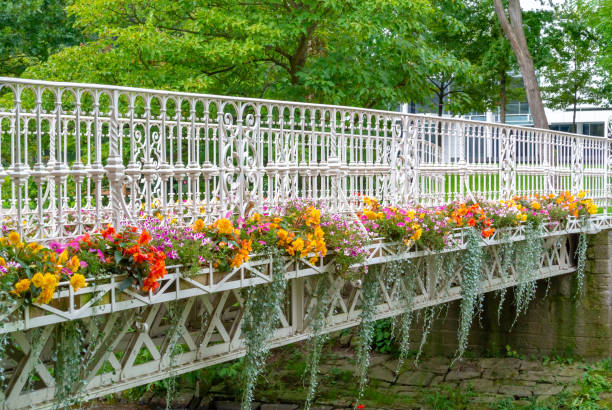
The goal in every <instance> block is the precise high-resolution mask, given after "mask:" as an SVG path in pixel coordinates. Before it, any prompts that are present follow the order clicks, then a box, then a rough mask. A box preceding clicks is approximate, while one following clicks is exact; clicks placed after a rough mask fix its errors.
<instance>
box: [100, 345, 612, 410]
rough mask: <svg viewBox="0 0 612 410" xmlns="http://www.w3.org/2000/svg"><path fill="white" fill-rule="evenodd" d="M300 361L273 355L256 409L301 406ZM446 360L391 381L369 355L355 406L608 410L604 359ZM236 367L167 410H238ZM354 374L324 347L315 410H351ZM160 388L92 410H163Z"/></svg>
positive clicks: (189, 389) (290, 354)
mask: <svg viewBox="0 0 612 410" xmlns="http://www.w3.org/2000/svg"><path fill="white" fill-rule="evenodd" d="M511 353H512V352H511ZM515 356H518V355H516V354H515ZM305 359H306V356H305V353H304V346H303V345H298V346H293V347H286V348H282V349H278V350H275V351H274V352H273V354H272V355H271V357H270V358H269V360H268V366H267V367H266V370H265V373H264V374H263V375H262V376H261V377H260V379H259V381H260V382H259V384H258V388H257V390H256V400H257V401H258V403H256V405H255V406H254V408H259V409H261V410H296V409H298V408H302V406H303V403H304V398H305V396H306V391H307V388H308V386H307V384H306V381H305V378H304V377H303V374H304V370H305V368H306V362H305ZM450 362H451V361H450V359H447V358H442V357H434V358H426V359H421V361H420V362H419V364H418V366H415V364H414V363H413V362H412V361H410V362H408V363H406V364H405V365H404V369H403V370H402V371H401V372H400V373H399V374H398V375H396V374H395V369H396V366H397V360H396V359H395V358H394V357H393V356H391V355H382V354H374V355H373V356H372V360H371V363H372V364H371V367H370V370H369V373H368V377H369V379H370V383H369V386H368V388H367V389H366V390H365V392H364V394H363V398H362V400H361V401H360V403H361V404H363V405H365V408H367V409H462V408H463V409H514V408H532V409H536V408H537V409H545V408H551V409H553V408H570V407H574V408H612V361H610V360H609V359H608V360H606V361H600V362H596V363H590V364H588V363H585V362H581V361H575V360H572V359H559V358H557V359H554V360H549V359H545V360H526V359H524V358H519V357H503V358H473V359H465V360H463V361H461V362H459V363H456V364H455V365H454V366H453V367H452V368H451V367H450ZM239 366H240V364H239V363H237V362H234V363H228V364H223V365H218V366H214V367H212V368H209V369H206V370H204V371H202V372H201V373H200V372H198V373H197V374H195V373H192V374H190V375H186V376H182V377H181V378H179V379H178V387H177V389H178V393H177V394H176V395H175V396H174V398H173V400H172V407H173V408H200V409H219V410H220V409H228V410H229V409H238V408H239V403H238V401H239V399H238V398H239V397H240V395H239V390H238V388H239V385H238V375H239ZM353 375H354V356H353V350H352V349H349V348H338V347H337V346H331V347H328V348H327V349H326V351H325V353H324V355H323V358H322V360H321V365H320V376H319V389H318V394H317V400H316V404H315V406H317V407H313V409H314V408H318V409H319V410H323V409H326V410H331V409H346V408H353V406H354V403H355V398H356V397H357V384H358V383H357V380H356V379H355V377H354V376H353ZM163 384H164V382H158V383H155V384H152V385H149V386H145V387H142V388H136V389H132V390H131V391H129V392H126V393H124V394H123V396H122V399H121V400H117V399H114V400H112V399H111V400H107V401H104V402H100V404H99V405H100V406H102V407H90V408H92V409H93V408H98V409H99V408H111V406H118V407H112V408H115V409H125V408H141V409H144V408H149V409H153V408H165V403H166V400H165V391H164V386H163ZM125 400H127V401H125ZM137 403H138V405H137ZM125 406H133V407H125ZM136 406H137V407H136Z"/></svg>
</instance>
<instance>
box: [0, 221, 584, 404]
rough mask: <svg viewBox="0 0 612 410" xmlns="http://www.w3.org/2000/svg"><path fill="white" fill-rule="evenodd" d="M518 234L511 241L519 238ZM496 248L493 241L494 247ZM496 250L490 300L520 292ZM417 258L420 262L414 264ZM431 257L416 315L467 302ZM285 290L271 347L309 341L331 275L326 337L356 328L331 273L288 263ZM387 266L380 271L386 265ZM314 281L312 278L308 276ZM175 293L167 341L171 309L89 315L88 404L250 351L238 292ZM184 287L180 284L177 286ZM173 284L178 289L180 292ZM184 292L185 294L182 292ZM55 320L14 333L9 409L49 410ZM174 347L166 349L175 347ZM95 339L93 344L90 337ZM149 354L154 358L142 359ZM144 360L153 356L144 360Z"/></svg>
mask: <svg viewBox="0 0 612 410" xmlns="http://www.w3.org/2000/svg"><path fill="white" fill-rule="evenodd" d="M520 237H521V235H520V233H518V232H517V234H516V236H515V237H514V239H519V238H520ZM569 241H570V236H569V235H567V234H566V233H563V232H556V233H553V234H551V235H550V236H547V237H546V238H545V240H544V250H545V252H544V255H543V257H542V259H541V267H540V269H539V270H538V271H537V272H536V276H537V278H539V279H543V278H547V277H551V276H556V275H561V274H566V273H571V272H574V271H575V266H574V262H573V255H572V251H571V246H570V243H569ZM492 243H495V241H492ZM498 247H499V246H498V245H491V246H488V247H485V250H486V251H487V252H488V253H490V256H491V259H490V260H491V261H492V263H491V264H489V265H488V266H487V267H486V271H485V274H484V276H483V281H482V283H481V286H480V290H481V292H490V291H493V290H497V289H501V288H504V287H509V286H514V285H516V284H517V280H518V277H517V272H515V271H514V269H513V268H511V269H510V271H509V272H502V271H501V269H500V264H501V262H500V259H499V256H500V255H499V253H498ZM405 256H406V255H402V254H401V253H398V251H397V248H396V246H393V245H392V244H384V243H380V244H378V245H376V246H375V247H373V248H372V249H371V253H370V260H390V259H400V258H402V257H405ZM412 256H416V255H412ZM432 257H435V256H433V255H422V254H421V256H418V257H415V258H414V259H413V260H412V264H411V267H410V269H409V271H407V272H406V273H405V275H406V276H411V277H414V276H416V277H417V286H416V297H415V299H414V304H413V306H412V307H411V308H412V309H421V308H424V307H428V306H433V305H437V304H441V303H446V302H449V301H452V300H456V299H459V298H460V297H461V287H460V282H461V266H460V265H458V266H456V269H455V270H454V271H453V272H451V273H449V274H448V276H444V275H443V277H434V276H432V275H435V274H436V273H435V272H433V270H432V269H427V268H426V267H427V265H431V264H432V263H433V262H432V261H430V260H429V259H430V258H432ZM288 265H289V266H288V276H289V277H293V278H292V279H289V286H288V290H287V301H288V303H286V304H285V306H284V307H283V310H282V315H281V318H280V321H279V323H278V324H277V329H276V332H275V335H274V337H273V339H272V340H271V342H270V345H271V346H272V347H276V346H281V345H285V344H289V343H294V342H296V341H299V340H303V339H306V338H308V337H309V336H310V334H311V330H310V328H309V323H308V320H309V319H308V316H307V314H306V313H307V311H308V308H309V306H310V304H311V302H312V293H313V291H314V289H315V288H316V283H317V281H318V280H321V278H322V275H329V280H330V283H332V286H331V287H330V289H329V292H330V298H329V300H330V303H331V306H330V309H331V310H330V312H331V313H330V315H329V316H328V318H327V320H326V326H325V329H324V332H331V331H335V330H340V329H344V328H347V327H351V326H355V325H357V324H359V321H360V317H359V313H360V306H361V303H362V302H361V290H360V289H359V288H354V287H353V285H352V284H351V282H350V281H345V280H343V279H342V278H339V277H337V276H336V275H334V274H333V273H331V272H329V271H324V272H322V273H321V274H318V275H316V274H308V273H306V274H303V273H304V272H302V271H301V270H300V269H299V268H298V267H297V266H296V265H293V264H288ZM383 266H384V265H383ZM310 273H312V271H311V272H310ZM168 282H169V283H171V284H174V285H177V286H176V287H175V288H174V289H172V290H171V291H170V292H167V290H163V291H162V292H161V293H162V294H164V295H165V294H167V293H175V294H174V295H173V297H172V298H171V299H165V301H166V302H167V301H168V300H174V299H176V298H180V297H184V298H185V299H183V300H184V301H183V302H177V303H180V305H179V306H180V309H181V316H180V321H179V324H178V331H177V332H167V327H168V325H167V324H166V322H165V321H164V318H165V317H166V315H167V308H168V303H159V302H161V300H159V301H155V300H151V301H149V300H146V298H143V299H145V300H137V299H133V300H134V302H135V304H134V305H133V308H127V309H122V308H121V307H120V305H116V306H118V307H119V308H118V309H117V310H116V311H111V312H110V313H109V312H108V311H105V312H104V313H108V314H104V315H99V316H90V317H88V318H86V319H85V320H86V321H87V322H88V323H90V324H91V326H90V329H91V332H98V331H102V337H101V342H100V345H99V346H97V348H96V349H95V352H94V353H93V359H92V360H90V361H89V363H88V365H87V366H86V367H85V368H84V369H83V372H82V378H83V380H87V386H86V388H85V392H84V396H83V398H94V397H100V396H104V395H107V394H110V393H113V392H117V391H121V390H125V389H127V388H130V387H134V386H138V385H141V384H145V383H149V382H152V381H155V380H159V379H163V378H165V377H168V376H169V375H170V374H174V375H176V374H180V373H184V372H188V371H192V370H196V369H199V368H202V367H206V366H210V365H212V364H216V363H220V362H224V361H228V360H232V359H235V358H237V357H240V356H242V355H243V354H244V344H243V342H242V339H241V335H240V328H241V319H242V310H243V308H244V304H243V300H242V298H241V296H240V292H239V288H238V286H236V287H228V288H225V289H224V290H220V291H218V292H216V293H208V292H199V293H194V294H182V295H180V296H179V295H178V293H180V292H185V291H184V290H180V291H179V290H178V283H179V282H178V281H177V279H175V278H172V279H170V280H169V281H168ZM181 283H184V282H181ZM174 285H173V286H174ZM397 286H403V285H402V284H401V283H397V284H395V287H389V285H388V284H386V283H385V281H384V280H382V279H381V281H380V283H379V288H380V289H379V292H380V295H381V298H380V301H381V302H380V304H379V305H378V306H377V310H376V318H384V317H390V316H395V315H398V314H400V313H402V312H403V311H405V309H406V306H405V301H404V300H402V298H401V296H400V295H401V292H399V291H398V288H397ZM181 287H182V285H181ZM56 323H57V321H49V323H48V324H47V325H46V326H44V327H43V328H42V329H43V333H42V334H41V333H40V332H38V331H37V329H30V330H16V331H13V332H11V333H9V345H12V344H15V343H16V344H18V345H19V346H20V347H21V351H19V350H16V349H11V350H9V354H8V357H7V359H6V360H5V362H4V366H5V368H6V369H7V370H6V374H7V376H8V380H9V388H8V389H7V391H6V398H7V399H6V403H5V407H6V408H10V409H14V408H22V407H27V406H30V405H34V406H36V407H37V408H47V407H51V402H50V401H51V400H52V398H53V395H54V386H55V381H54V379H53V376H52V373H51V372H50V369H51V368H52V366H53V361H52V360H51V353H52V352H53V350H54V348H55V347H54V343H55V341H54V340H55V339H54V338H53V337H50V336H51V334H52V332H53V329H54V328H55V327H56V326H57V324H56ZM173 337H174V338H176V339H177V340H173V341H172V343H170V338H173ZM87 339H89V340H94V339H95V338H94V337H93V333H92V336H91V337H88V338H87ZM174 343H178V344H179V345H181V346H182V348H181V349H180V350H181V353H179V354H178V355H176V356H174V357H173V358H172V359H171V360H170V359H169V355H170V352H169V351H168V346H169V345H173V344H174ZM145 351H147V352H148V353H149V355H148V356H147V355H144V356H143V353H144V352H145ZM144 357H148V358H146V359H143V358H144ZM26 370H27V371H30V370H32V371H33V372H35V373H36V374H37V375H38V376H39V378H40V379H41V381H40V382H37V383H35V384H31V385H29V386H28V384H27V383H26V380H25V379H26V378H24V376H23V375H24V374H25V373H24V372H25V371H26Z"/></svg>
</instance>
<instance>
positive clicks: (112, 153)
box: [105, 90, 131, 228]
mask: <svg viewBox="0 0 612 410" xmlns="http://www.w3.org/2000/svg"><path fill="white" fill-rule="evenodd" d="M110 108H111V118H110V128H109V143H108V160H107V161H106V167H105V169H106V173H107V175H108V181H109V185H110V197H111V201H110V202H111V212H112V221H113V224H114V225H115V227H117V228H118V227H119V226H120V225H121V221H122V219H123V213H124V212H123V211H124V204H125V202H124V198H123V191H122V188H123V178H124V176H125V172H124V171H125V167H124V166H123V160H122V159H121V156H120V155H119V92H118V91H117V90H113V93H112V96H111V107H110ZM128 217H131V215H128Z"/></svg>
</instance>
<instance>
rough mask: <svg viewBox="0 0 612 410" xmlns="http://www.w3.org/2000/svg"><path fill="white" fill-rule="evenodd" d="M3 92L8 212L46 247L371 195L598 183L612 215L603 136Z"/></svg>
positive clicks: (269, 104) (42, 85) (333, 204)
mask: <svg viewBox="0 0 612 410" xmlns="http://www.w3.org/2000/svg"><path fill="white" fill-rule="evenodd" d="M0 90H6V96H5V97H6V98H4V100H5V105H6V106H7V107H5V108H2V109H0V155H1V156H2V160H3V164H2V165H1V166H0V199H2V201H3V202H2V205H4V207H5V209H0V216H4V217H5V218H9V219H12V220H14V221H17V226H16V229H17V230H18V231H19V232H20V233H31V234H32V235H33V236H35V237H36V239H37V240H43V239H44V238H57V237H65V236H70V235H75V234H80V233H82V232H84V231H85V230H87V229H99V228H101V227H102V226H105V225H106V224H107V223H109V222H110V223H113V224H115V225H119V224H120V223H122V222H124V221H126V220H128V221H134V220H135V219H137V218H138V217H140V216H141V212H140V211H141V210H144V211H145V213H147V214H152V213H155V212H159V211H160V210H161V214H162V215H164V216H167V215H170V214H172V215H178V218H179V219H180V223H182V224H190V223H193V221H194V220H195V219H196V218H201V217H202V215H204V214H205V215H206V216H205V217H204V218H205V219H207V222H209V221H211V220H212V218H216V217H219V216H220V215H226V214H227V213H228V212H230V213H233V214H235V215H240V216H245V215H246V214H247V213H248V212H256V211H257V212H259V211H262V210H264V209H266V208H267V207H271V206H272V207H273V206H283V204H286V203H287V201H291V200H296V199H306V200H310V201H314V202H316V203H319V204H324V205H326V206H327V207H328V208H329V210H330V211H331V212H339V213H351V212H355V211H357V209H356V207H358V206H359V205H357V204H358V203H359V201H360V198H361V195H368V196H375V197H378V198H380V199H381V201H383V203H387V204H394V205H407V204H414V203H415V202H418V203H420V204H422V205H425V206H432V205H442V204H445V203H448V202H449V201H453V200H456V199H465V198H481V199H487V200H498V199H502V198H509V197H511V196H513V195H515V194H519V195H533V194H549V193H552V192H557V191H561V190H563V191H565V190H570V191H572V192H578V191H580V190H583V189H586V190H591V193H590V194H589V195H590V196H591V197H592V198H593V200H594V201H595V204H596V205H597V206H600V207H602V209H603V210H604V212H607V211H608V209H609V208H610V207H612V194H611V192H610V191H612V140H609V139H607V138H602V137H595V136H587V135H578V134H571V133H564V132H559V131H554V130H543V129H537V128H530V127H521V126H517V125H509V124H499V123H489V122H483V121H472V120H467V119H462V118H449V117H438V116H433V115H426V114H410V113H402V112H396V111H384V110H374V109H367V108H359V107H347V106H339V105H326V104H317V103H306V102H293V101H280V100H268V99H257V98H241V97H232V96H219V95H211V94H199V93H187V92H180V91H169V90H152V89H145V88H134V87H123V86H113V85H103V84H85V83H75V82H57V81H41V80H29V79H22V78H11V77H0ZM11 92H12V93H13V95H14V97H13V98H12V102H11V101H9V100H10V97H11V95H10V94H11ZM64 96H66V98H64ZM31 106H32V107H33V108H32V107H31ZM155 204H158V205H155ZM253 209H254V211H253ZM34 231H35V232H34Z"/></svg>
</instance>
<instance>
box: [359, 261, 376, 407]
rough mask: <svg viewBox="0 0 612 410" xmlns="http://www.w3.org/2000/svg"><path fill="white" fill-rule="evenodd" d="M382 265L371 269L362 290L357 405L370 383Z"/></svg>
mask: <svg viewBox="0 0 612 410" xmlns="http://www.w3.org/2000/svg"><path fill="white" fill-rule="evenodd" d="M379 269H380V265H378V266H376V267H375V268H374V269H370V271H369V273H368V274H367V275H365V277H364V280H363V287H362V289H361V301H362V303H361V315H360V316H361V324H360V326H359V344H358V346H357V369H356V371H357V377H358V378H359V393H358V394H357V401H356V402H357V403H358V402H359V400H360V399H361V396H362V394H363V390H364V389H365V386H366V384H367V382H368V377H367V373H368V368H369V367H370V350H371V348H372V341H373V339H374V313H375V312H376V303H377V300H378V289H377V285H378V272H379Z"/></svg>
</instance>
